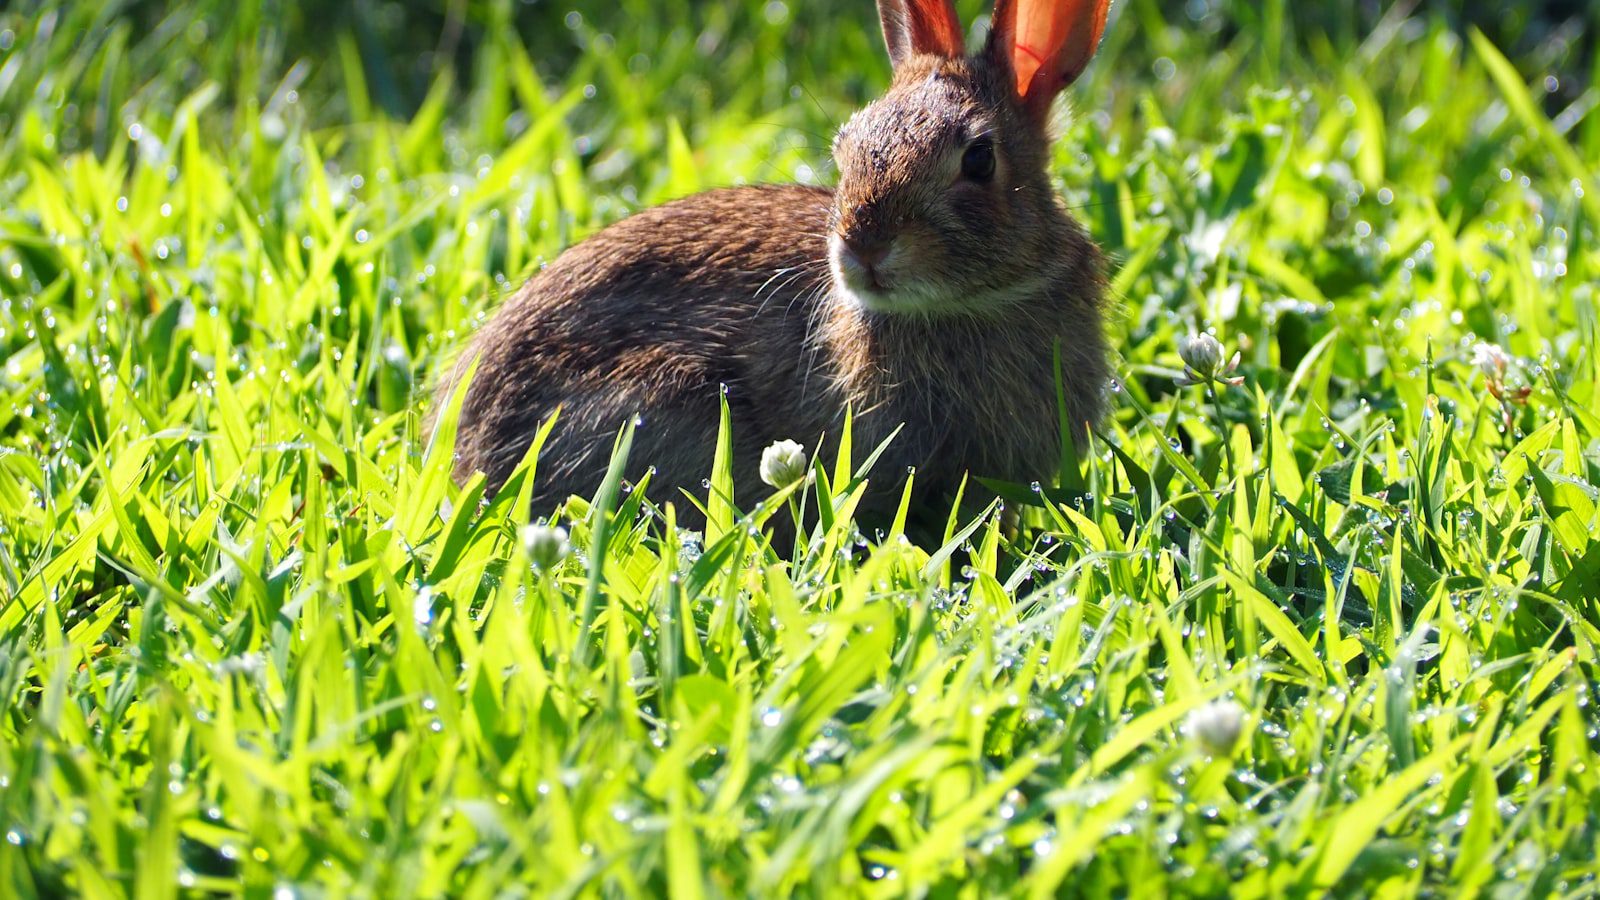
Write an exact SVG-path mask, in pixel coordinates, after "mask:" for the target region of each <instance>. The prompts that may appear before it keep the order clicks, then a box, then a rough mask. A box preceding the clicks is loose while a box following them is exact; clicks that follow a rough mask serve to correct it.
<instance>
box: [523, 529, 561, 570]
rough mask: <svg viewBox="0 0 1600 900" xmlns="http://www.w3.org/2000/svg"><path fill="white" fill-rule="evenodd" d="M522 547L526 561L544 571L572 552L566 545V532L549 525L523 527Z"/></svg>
mask: <svg viewBox="0 0 1600 900" xmlns="http://www.w3.org/2000/svg"><path fill="white" fill-rule="evenodd" d="M522 546H523V547H525V548H526V549H527V551H528V561H529V562H531V563H533V564H534V566H536V567H537V568H540V569H545V570H548V569H551V568H553V567H554V566H555V565H556V563H559V562H561V561H562V560H563V559H566V557H567V554H568V553H569V552H571V550H572V546H571V545H570V544H568V543H567V530H566V529H565V528H556V527H552V526H549V525H527V526H524V527H523V529H522Z"/></svg>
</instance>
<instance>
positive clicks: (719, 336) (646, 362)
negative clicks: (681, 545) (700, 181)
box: [435, 0, 1110, 521]
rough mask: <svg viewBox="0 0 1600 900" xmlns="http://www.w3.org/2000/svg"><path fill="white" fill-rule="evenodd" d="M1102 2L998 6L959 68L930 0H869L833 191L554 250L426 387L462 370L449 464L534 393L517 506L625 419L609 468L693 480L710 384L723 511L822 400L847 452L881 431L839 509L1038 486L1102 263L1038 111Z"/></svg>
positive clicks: (518, 433) (948, 16)
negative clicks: (862, 88) (728, 442)
mask: <svg viewBox="0 0 1600 900" xmlns="http://www.w3.org/2000/svg"><path fill="white" fill-rule="evenodd" d="M1108 6H1109V0H998V2H997V3H996V4H995V7H994V11H993V16H992V22H993V27H992V29H991V33H990V36H989V38H988V40H987V43H986V44H985V46H984V47H983V48H982V49H981V50H980V51H979V52H978V53H977V54H975V55H971V56H969V55H967V54H966V52H965V49H964V47H963V39H962V27H961V24H960V21H959V20H958V18H957V16H956V12H955V8H954V6H953V3H952V2H951V0H880V2H879V3H878V11H879V16H880V19H881V22H882V27H883V33H884V38H885V41H886V43H887V44H888V50H889V55H890V57H891V60H892V62H893V67H894V75H893V82H892V84H891V85H890V87H889V89H888V92H887V93H886V94H885V95H884V96H883V97H882V98H881V99H878V100H877V101H875V102H873V103H871V104H869V105H867V106H866V107H864V108H862V109H861V110H859V111H858V112H856V113H855V114H854V115H853V116H851V117H850V119H849V120H848V121H847V122H846V123H845V125H844V126H843V127H842V128H840V129H839V131H838V134H837V136H836V138H835V140H834V144H833V156H834V159H835V161H836V162H837V166H838V180H837V181H838V183H837V187H835V188H833V189H831V190H830V189H827V188H823V187H811V186H800V185H781V186H772V185H768V186H751V187H737V188H727V189H720V190H712V191H708V192H705V193H701V194H698V195H695V196H691V197H688V198H685V199H680V200H676V201H673V202H669V203H666V204H664V205H662V206H659V207H655V208H652V209H647V210H644V211H642V212H639V213H636V214H634V215H633V216H631V217H629V218H626V219H624V220H622V221H620V222H618V223H616V224H614V225H611V226H610V227H608V228H605V229H603V230H601V231H600V232H598V233H596V234H594V235H593V236H591V237H589V238H588V239H586V240H584V241H582V242H580V243H579V244H577V245H575V246H573V247H572V248H570V249H568V250H567V251H566V252H564V253H563V254H561V255H560V256H559V257H558V258H557V259H556V260H555V261H554V262H552V263H550V264H549V265H548V266H547V267H545V268H544V269H543V270H542V271H540V272H539V273H537V274H536V275H535V276H534V277H533V278H532V279H531V280H530V281H528V282H527V284H526V285H524V286H523V287H522V288H521V290H520V291H518V292H517V293H516V294H515V295H514V296H512V297H511V298H510V299H509V300H508V301H507V302H505V303H504V305H503V306H502V307H501V308H500V309H499V310H498V311H497V312H496V313H495V314H494V315H493V316H491V317H490V319H489V320H488V321H487V322H486V323H485V324H484V326H483V327H482V328H481V329H480V330H479V331H478V332H477V333H476V334H475V335H474V337H473V338H472V340H471V342H470V345H469V346H468V347H467V349H466V351H465V352H464V353H463V354H462V356H461V358H460V361H459V362H458V364H457V365H456V366H455V367H454V370H453V372H452V373H451V374H450V375H449V376H448V377H447V378H445V379H444V380H443V383H442V384H441V386H440V388H439V392H438V396H437V399H436V403H435V408H436V409H437V408H438V407H439V406H442V405H443V404H445V403H446V402H448V400H449V398H450V397H451V396H452V392H453V391H454V390H455V387H456V385H457V384H458V382H459V380H460V379H461V378H462V377H463V375H464V373H465V372H466V371H467V369H468V367H469V366H470V365H471V364H472V362H473V361H474V360H476V361H477V369H476V372H475V374H474V376H473V378H472V380H471V381H470V383H469V384H468V385H467V388H466V391H465V395H464V398H463V401H462V406H461V410H460V418H459V430H458V437H457V448H456V449H457V459H456V477H457V478H458V479H464V478H466V477H469V476H470V475H471V474H472V473H474V472H482V473H483V474H484V475H485V477H486V480H487V484H488V488H489V489H490V490H493V489H495V488H497V487H499V486H500V485H502V484H503V483H504V482H505V480H506V479H507V477H508V476H509V475H510V474H511V472H512V471H513V469H514V468H515V467H516V466H517V464H518V463H519V462H520V461H521V460H522V458H523V457H524V456H525V455H526V453H527V452H528V449H529V447H530V446H531V442H532V440H533V438H534V436H535V433H536V431H537V430H538V428H539V426H540V425H541V423H543V422H544V421H545V420H546V419H547V418H548V417H549V416H551V415H552V414H553V413H554V412H556V410H557V408H558V407H559V408H560V410H561V412H560V417H559V420H558V421H557V424H556V426H555V429H554V431H553V432H552V434H551V436H550V439H549V441H548V442H547V443H546V444H545V446H544V448H543V450H542V452H541V454H540V458H539V462H538V469H537V477H536V482H535V488H534V494H533V496H534V503H535V505H536V508H546V509H548V508H550V507H552V506H553V505H554V504H555V503H557V502H559V501H562V500H564V499H565V498H566V497H568V496H569V495H571V494H574V493H578V494H589V493H591V492H593V491H594V490H595V489H596V488H597V486H598V485H599V483H600V481H601V480H602V478H603V476H604V474H605V472H606V470H607V467H608V462H609V459H610V455H611V451H612V448H613V444H614V441H615V438H616V435H617V433H618V430H619V428H620V427H621V426H622V425H623V424H624V422H626V421H627V420H629V419H630V418H635V417H637V422H638V427H637V430H636V434H635V438H634V445H633V453H632V456H631V457H630V470H629V472H628V473H627V474H628V476H629V477H630V478H634V479H637V478H638V477H639V476H640V475H641V474H642V473H643V471H644V470H645V467H646V466H650V467H653V476H652V478H651V482H650V483H651V485H652V487H651V489H650V490H651V494H652V496H653V497H655V498H658V499H661V500H667V499H679V498H678V494H679V491H680V489H682V490H685V491H690V492H696V491H698V492H700V493H703V490H700V488H701V484H702V481H703V479H704V478H705V477H706V476H707V475H708V474H709V473H710V472H711V468H712V458H713V454H714V451H715V446H716V435H717V428H718V419H719V415H718V410H719V402H720V398H721V397H722V396H724V395H725V396H726V398H727V403H728V405H729V408H730V412H731V421H732V425H733V436H734V482H735V486H736V496H737V497H738V498H739V499H740V500H743V501H748V500H750V499H752V498H757V497H759V496H763V495H764V492H765V491H767V490H769V489H767V488H763V486H762V484H761V482H760V477H759V471H758V470H759V462H760V456H761V451H762V448H763V447H765V446H767V445H769V444H770V443H772V442H774V441H777V440H781V439H795V440H799V441H801V442H802V443H809V444H811V445H812V446H813V447H815V446H816V445H817V442H819V441H821V440H823V439H824V437H827V438H828V439H829V440H831V439H833V438H834V437H836V436H837V435H838V434H839V432H840V430H841V428H842V426H843V423H844V420H845V417H846V414H847V412H846V411H847V410H851V411H853V413H852V415H853V421H852V446H853V447H854V448H855V450H856V452H857V454H858V456H859V455H864V454H865V453H866V452H868V451H870V450H871V449H873V448H874V447H876V446H877V445H878V444H879V443H880V442H882V441H884V440H885V439H886V438H889V437H890V436H891V434H894V433H895V431H896V429H897V428H898V429H899V432H898V434H897V435H895V436H894V439H893V440H892V441H890V442H889V444H888V445H887V450H886V451H885V453H884V454H883V456H882V457H880V459H879V461H878V462H877V463H876V464H875V467H874V469H873V470H872V472H871V473H870V476H869V482H868V490H867V493H866V495H865V498H864V500H863V501H862V504H861V506H860V507H859V508H858V509H859V511H860V512H861V513H862V514H863V515H870V514H874V513H876V514H878V515H883V514H885V513H889V514H892V513H893V511H894V509H895V508H897V507H898V505H899V503H900V500H901V493H902V491H903V490H904V486H905V483H906V479H907V477H908V475H907V473H908V471H909V470H914V472H915V475H914V477H913V481H912V484H913V490H914V495H913V499H914V501H915V502H916V503H919V504H923V503H928V502H929V501H931V500H933V499H935V498H937V499H940V500H944V499H947V498H949V497H952V496H953V495H954V494H955V493H956V491H957V489H958V488H959V487H960V485H961V484H962V481H963V478H964V477H965V476H966V474H967V473H969V472H970V473H971V474H973V475H976V476H988V477H992V478H996V479H1001V480H1005V481H1011V482H1016V483H1027V482H1031V481H1035V480H1040V479H1048V478H1049V477H1050V476H1051V475H1052V473H1054V472H1055V471H1056V470H1057V467H1058V465H1059V460H1060V458H1061V450H1062V447H1061V428H1060V421H1061V420H1060V417H1059V414H1058V406H1057V397H1058V392H1057V389H1056V383H1055V371H1056V368H1055V358H1056V354H1057V352H1058V350H1059V354H1060V361H1061V374H1062V376H1063V379H1064V386H1065V391H1064V398H1065V405H1066V411H1067V416H1068V419H1069V421H1070V426H1071V429H1072V430H1073V432H1074V434H1075V437H1076V438H1078V439H1082V438H1083V437H1084V436H1085V435H1086V434H1087V432H1088V430H1089V429H1090V428H1091V427H1092V425H1093V424H1094V423H1095V422H1097V421H1098V420H1099V419H1100V417H1101V415H1102V412H1103V409H1104V406H1105V402H1106V389H1107V386H1108V384H1109V377H1110V363H1109V359H1108V355H1109V351H1108V348H1107V344H1106V338H1105V333H1104V327H1103V319H1104V316H1105V305H1106V304H1105V301H1104V295H1105V285H1106V282H1105V274H1104V273H1105V263H1104V261H1103V257H1102V254H1101V252H1100V250H1099V248H1098V247H1097V246H1096V244H1095V243H1094V242H1093V241H1092V240H1091V239H1090V237H1089V236H1088V235H1087V234H1086V232H1085V231H1084V229H1083V228H1082V226H1080V225H1079V224H1078V223H1077V222H1075V221H1074V220H1073V219H1072V218H1071V217H1070V216H1069V215H1068V213H1067V212H1066V210H1065V209H1064V207H1063V205H1062V203H1061V202H1060V200H1059V199H1058V198H1057V196H1056V195H1055V192H1054V191H1053V189H1052V187H1051V182H1050V178H1049V174H1048V171H1047V165H1048V162H1049V146H1050V142H1051V137H1050V135H1049V134H1048V127H1049V118H1050V108H1051V103H1052V101H1053V100H1054V99H1055V97H1056V96H1057V95H1058V94H1059V93H1060V92H1061V91H1062V90H1063V89H1064V88H1065V87H1066V86H1067V85H1069V84H1070V83H1072V82H1073V81H1074V80H1075V79H1076V78H1077V77H1078V75H1079V74H1080V73H1081V72H1082V71H1083V70H1084V68H1085V66H1086V65H1087V64H1088V63H1089V60H1090V58H1091V57H1092V56H1093V55H1094V52H1095V50H1096V49H1097V46H1098V44H1099V41H1100V36H1101V33H1102V31H1103V30H1104V28H1105V22H1106V13H1107V8H1108ZM902 426H903V427H902ZM682 505H685V504H680V506H682ZM745 505H746V506H748V503H746V504H745ZM948 509H949V506H948V504H947V505H946V506H945V507H944V510H945V511H946V512H947V511H948ZM689 512H690V514H691V515H692V514H693V510H690V511H689ZM934 514H935V515H942V513H934ZM682 519H683V517H682V516H680V521H681V520H682Z"/></svg>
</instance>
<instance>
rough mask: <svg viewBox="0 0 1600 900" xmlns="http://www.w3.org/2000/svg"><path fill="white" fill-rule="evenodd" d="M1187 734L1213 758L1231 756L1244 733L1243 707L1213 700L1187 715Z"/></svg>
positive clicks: (1225, 701) (1229, 702) (1230, 701)
mask: <svg viewBox="0 0 1600 900" xmlns="http://www.w3.org/2000/svg"><path fill="white" fill-rule="evenodd" d="M1188 724H1189V728H1188V731H1189V734H1190V735H1192V736H1193V737H1194V739H1195V740H1196V741H1198V742H1199V743H1200V746H1201V747H1202V748H1204V749H1205V751H1206V752H1207V753H1210V754H1212V755H1213V756H1231V755H1232V754H1233V748H1234V747H1235V746H1237V745H1238V743H1239V736H1240V735H1241V734H1243V733H1244V707H1242V706H1240V705H1239V704H1237V703H1235V702H1233V701H1232V700H1215V701H1212V702H1211V703H1207V704H1206V705H1205V706H1202V707H1200V708H1199V709H1197V710H1195V711H1194V712H1192V713H1190V714H1189V723H1188Z"/></svg>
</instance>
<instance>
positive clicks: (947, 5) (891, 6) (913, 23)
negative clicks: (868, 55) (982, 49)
mask: <svg viewBox="0 0 1600 900" xmlns="http://www.w3.org/2000/svg"><path fill="white" fill-rule="evenodd" d="M878 19H879V20H880V21H881V22H883V40H884V42H885V43H887V44H888V45H889V60H890V61H891V62H893V63H894V64H895V65H896V66H898V65H900V64H901V63H903V62H905V61H906V60H907V59H910V58H911V57H912V56H914V55H915V54H918V53H933V54H936V55H939V56H944V57H949V58H950V59H955V58H956V57H958V56H962V55H963V54H965V53H966V48H965V47H964V46H963V44H962V41H961V19H960V18H958V17H957V16H956V6H955V3H954V0H878Z"/></svg>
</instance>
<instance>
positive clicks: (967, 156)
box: [961, 138, 994, 181]
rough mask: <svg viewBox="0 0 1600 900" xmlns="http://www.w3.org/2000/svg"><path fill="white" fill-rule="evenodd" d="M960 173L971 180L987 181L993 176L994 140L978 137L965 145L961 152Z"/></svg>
mask: <svg viewBox="0 0 1600 900" xmlns="http://www.w3.org/2000/svg"><path fill="white" fill-rule="evenodd" d="M961 174H962V175H965V176H966V177H968V178H970V179H972V180H973V181H988V180H989V179H991V178H993V177H994V141H991V140H989V139H988V138H978V139H977V140H975V141H973V142H972V143H971V144H969V145H967V152H965V153H963V154H961Z"/></svg>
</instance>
